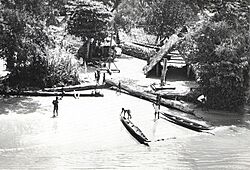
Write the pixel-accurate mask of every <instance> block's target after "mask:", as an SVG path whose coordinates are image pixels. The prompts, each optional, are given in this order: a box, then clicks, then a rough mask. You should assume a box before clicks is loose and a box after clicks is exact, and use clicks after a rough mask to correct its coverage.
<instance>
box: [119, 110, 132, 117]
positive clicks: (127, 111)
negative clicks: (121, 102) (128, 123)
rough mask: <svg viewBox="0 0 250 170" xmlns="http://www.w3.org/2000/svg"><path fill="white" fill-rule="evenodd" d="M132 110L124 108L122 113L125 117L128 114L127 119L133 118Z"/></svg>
mask: <svg viewBox="0 0 250 170" xmlns="http://www.w3.org/2000/svg"><path fill="white" fill-rule="evenodd" d="M130 113H131V111H130V110H129V109H124V108H122V112H121V115H122V114H123V117H125V118H126V115H127V119H131V118H132V116H131V114H130Z"/></svg>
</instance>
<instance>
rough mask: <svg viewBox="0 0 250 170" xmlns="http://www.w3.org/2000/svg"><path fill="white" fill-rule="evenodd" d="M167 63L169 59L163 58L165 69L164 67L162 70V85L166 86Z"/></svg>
mask: <svg viewBox="0 0 250 170" xmlns="http://www.w3.org/2000/svg"><path fill="white" fill-rule="evenodd" d="M167 63H168V59H167V58H163V69H162V72H161V86H164V85H165V83H166V73H167V71H168V68H167Z"/></svg>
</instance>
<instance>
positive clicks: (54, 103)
mask: <svg viewBox="0 0 250 170" xmlns="http://www.w3.org/2000/svg"><path fill="white" fill-rule="evenodd" d="M52 103H53V105H54V109H53V117H56V116H58V103H59V102H58V97H57V96H56V100H53V102H52Z"/></svg>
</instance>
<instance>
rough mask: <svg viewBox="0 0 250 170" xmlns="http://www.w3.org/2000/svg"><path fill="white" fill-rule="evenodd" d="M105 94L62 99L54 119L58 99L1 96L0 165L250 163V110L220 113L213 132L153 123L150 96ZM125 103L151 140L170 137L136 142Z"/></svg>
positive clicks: (200, 166) (223, 165) (243, 165)
mask: <svg viewBox="0 0 250 170" xmlns="http://www.w3.org/2000/svg"><path fill="white" fill-rule="evenodd" d="M103 93H104V95H105V97H103V98H94V97H89V98H88V97H85V98H80V99H74V98H73V97H64V98H63V100H61V101H60V103H59V117H58V118H51V116H52V100H53V99H54V98H53V97H34V98H12V99H10V100H8V101H1V108H0V111H3V112H2V113H4V114H2V115H0V131H1V133H0V169H10V168H15V169H16V168H24V169H27V168H31V169H32V168H46V169H47V168H48V169H71V168H86V169H88V168H92V169H99V168H100V169H101V168H102V169H121V168H125V169H126V168H136V169H138V168H139V169H142V168H144V169H162V168H165V169H247V168H248V167H249V166H250V152H249V151H250V144H249V141H250V130H249V124H250V121H249V120H250V119H249V116H248V115H242V117H241V118H240V119H239V117H236V116H235V117H234V116H232V117H231V119H230V120H229V118H228V120H224V119H223V116H222V115H221V116H219V115H218V116H217V117H216V119H212V118H210V119H211V120H213V122H212V123H215V124H216V128H215V129H214V130H213V133H215V136H213V135H209V134H205V133H197V132H194V131H190V130H188V129H185V128H182V127H179V126H177V125H174V124H171V123H169V122H166V121H164V120H162V119H160V120H157V121H156V122H154V121H153V119H154V110H153V107H152V104H150V103H149V102H147V101H143V100H140V99H137V98H134V97H130V96H127V95H125V94H122V95H119V96H117V95H116V94H115V92H113V91H108V90H103ZM122 107H124V108H129V109H131V111H132V113H131V114H132V117H133V119H132V121H133V123H135V124H136V125H137V126H138V127H140V129H141V130H142V131H143V133H144V134H145V135H146V136H147V137H148V138H149V139H150V140H152V141H156V140H158V139H166V140H164V141H159V142H152V143H150V147H145V146H144V145H140V144H138V143H137V141H135V140H134V139H133V137H131V135H130V134H129V133H128V132H127V130H126V129H125V128H124V126H123V125H122V123H121V122H120V120H119V114H120V112H121V108H122ZM164 110H165V111H168V109H167V108H164ZM22 113H23V114H22ZM237 120H240V123H239V122H238V121H237ZM220 122H222V123H221V124H220ZM228 122H230V123H228ZM234 122H236V123H235V124H233V123H234ZM227 123H228V125H227Z"/></svg>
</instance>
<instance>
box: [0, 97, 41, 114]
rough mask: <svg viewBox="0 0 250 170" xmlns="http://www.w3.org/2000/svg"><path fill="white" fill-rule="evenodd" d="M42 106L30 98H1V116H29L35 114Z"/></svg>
mask: <svg viewBox="0 0 250 170" xmlns="http://www.w3.org/2000/svg"><path fill="white" fill-rule="evenodd" d="M40 106H41V104H39V103H38V102H37V101H34V100H33V99H32V98H29V97H8V98H4V97H2V96H1V97H0V115H1V114H9V113H16V114H29V113H33V112H35V111H36V110H37V109H38V108H39V107H40Z"/></svg>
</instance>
